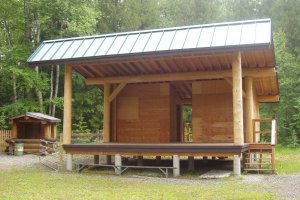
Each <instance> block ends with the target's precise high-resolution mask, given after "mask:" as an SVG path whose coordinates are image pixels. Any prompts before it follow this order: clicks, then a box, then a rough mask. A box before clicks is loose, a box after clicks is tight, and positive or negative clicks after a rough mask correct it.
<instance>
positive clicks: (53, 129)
mask: <svg viewBox="0 0 300 200" xmlns="http://www.w3.org/2000/svg"><path fill="white" fill-rule="evenodd" d="M56 131H57V129H56V124H55V123H52V124H51V137H52V138H54V139H56V134H57V132H56Z"/></svg>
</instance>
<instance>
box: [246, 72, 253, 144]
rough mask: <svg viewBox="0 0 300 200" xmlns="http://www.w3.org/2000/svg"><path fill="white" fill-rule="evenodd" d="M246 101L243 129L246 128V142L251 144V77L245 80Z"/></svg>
mask: <svg viewBox="0 0 300 200" xmlns="http://www.w3.org/2000/svg"><path fill="white" fill-rule="evenodd" d="M245 89H246V101H245V104H246V105H245V119H246V121H245V128H246V138H245V139H246V142H247V143H252V142H253V124H252V120H253V116H254V114H253V111H254V103H253V99H254V94H253V79H252V77H246V78H245Z"/></svg>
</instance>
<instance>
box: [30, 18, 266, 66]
mask: <svg viewBox="0 0 300 200" xmlns="http://www.w3.org/2000/svg"><path fill="white" fill-rule="evenodd" d="M271 34H272V33H271V20H270V19H260V20H250V21H238V22H226V23H218V24H206V25H195V26H184V27H174V28H165V29H155V30H146V31H135V32H126V33H116V34H107V35H95V36H89V37H76V38H67V39H59V40H48V41H44V42H43V43H42V44H41V45H40V46H39V47H38V48H37V49H36V50H35V52H34V53H33V54H32V55H31V56H30V57H29V58H28V60H27V62H28V63H29V64H38V63H49V62H56V63H59V62H62V61H66V60H78V59H83V58H85V59H87V58H102V57H107V56H119V55H134V54H144V53H151V52H152V53H155V52H156V53H160V52H167V51H169V52H170V51H182V50H212V49H218V48H224V47H225V48H232V47H234V48H239V47H248V46H249V47H252V46H259V45H270V44H271V43H272V35H271Z"/></svg>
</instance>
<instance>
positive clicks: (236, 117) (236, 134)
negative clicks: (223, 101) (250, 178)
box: [232, 52, 244, 145]
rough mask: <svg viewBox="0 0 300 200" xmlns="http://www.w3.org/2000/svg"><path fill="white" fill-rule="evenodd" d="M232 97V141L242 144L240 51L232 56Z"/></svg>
mask: <svg viewBox="0 0 300 200" xmlns="http://www.w3.org/2000/svg"><path fill="white" fill-rule="evenodd" d="M232 97H233V138H234V139H233V142H234V144H235V145H244V127H243V126H244V125H243V88H242V64H241V52H236V53H234V54H233V57H232Z"/></svg>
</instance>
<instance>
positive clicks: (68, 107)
mask: <svg viewBox="0 0 300 200" xmlns="http://www.w3.org/2000/svg"><path fill="white" fill-rule="evenodd" d="M64 84H65V85H64V122H63V123H64V124H63V144H71V133H72V66H71V65H69V64H67V65H66V66H65V83H64Z"/></svg>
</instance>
